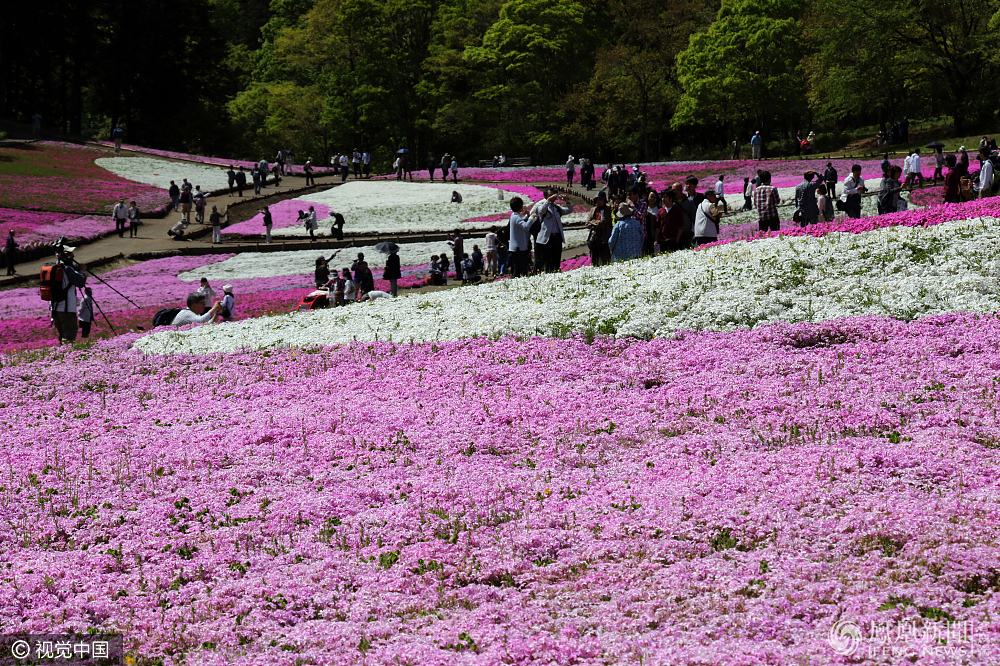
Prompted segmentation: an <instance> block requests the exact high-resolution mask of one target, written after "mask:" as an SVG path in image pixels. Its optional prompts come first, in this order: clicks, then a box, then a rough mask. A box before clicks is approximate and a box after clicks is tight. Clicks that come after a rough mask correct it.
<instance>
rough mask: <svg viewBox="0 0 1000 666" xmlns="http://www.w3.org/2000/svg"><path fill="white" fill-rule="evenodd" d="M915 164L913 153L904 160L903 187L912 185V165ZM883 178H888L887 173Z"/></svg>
mask: <svg viewBox="0 0 1000 666" xmlns="http://www.w3.org/2000/svg"><path fill="white" fill-rule="evenodd" d="M912 164H913V155H907V156H906V158H905V159H904V160H903V187H910V184H911V182H912V181H913V176H911V175H910V166H911V165H912ZM883 178H888V176H887V175H883Z"/></svg>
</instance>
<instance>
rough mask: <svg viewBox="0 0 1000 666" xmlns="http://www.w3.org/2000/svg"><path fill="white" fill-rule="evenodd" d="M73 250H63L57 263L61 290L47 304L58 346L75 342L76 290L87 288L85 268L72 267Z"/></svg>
mask: <svg viewBox="0 0 1000 666" xmlns="http://www.w3.org/2000/svg"><path fill="white" fill-rule="evenodd" d="M75 250H76V248H73V247H69V246H66V247H64V248H63V252H64V254H63V256H61V257H59V259H58V261H57V264H58V265H59V266H60V267H61V269H62V274H63V277H62V284H61V289H59V292H58V293H57V294H56V295H55V297H54V299H53V300H52V301H50V304H49V312H50V314H51V316H52V324H53V326H55V329H56V335H57V337H58V339H59V344H62V343H63V342H73V341H75V340H76V333H77V329H78V328H79V320H78V319H77V316H76V309H77V305H78V304H77V297H76V290H77V289H83V288H84V287H86V286H87V276H86V275H84V274H83V271H85V270H87V267H86V266H84V265H83V264H80V265H79V269H78V268H77V267H74V266H73V252H74V251H75Z"/></svg>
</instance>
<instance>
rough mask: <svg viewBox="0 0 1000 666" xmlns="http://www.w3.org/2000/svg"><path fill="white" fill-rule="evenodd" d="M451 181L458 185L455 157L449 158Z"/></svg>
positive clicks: (456, 160) (456, 159)
mask: <svg viewBox="0 0 1000 666" xmlns="http://www.w3.org/2000/svg"><path fill="white" fill-rule="evenodd" d="M451 180H452V182H453V183H454V184H455V185H458V158H457V157H455V156H452V158H451Z"/></svg>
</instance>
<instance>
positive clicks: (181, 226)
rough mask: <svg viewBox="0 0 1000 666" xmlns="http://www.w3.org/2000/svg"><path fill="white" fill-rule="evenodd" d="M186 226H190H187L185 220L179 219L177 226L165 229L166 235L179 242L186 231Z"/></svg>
mask: <svg viewBox="0 0 1000 666" xmlns="http://www.w3.org/2000/svg"><path fill="white" fill-rule="evenodd" d="M188 226H190V225H188V223H187V220H185V219H183V218H181V219H180V220H178V221H177V224H175V225H174V226H172V227H170V228H169V229H167V235H168V236H173V237H174V239H175V240H181V239H183V238H184V232H185V231H187V228H188Z"/></svg>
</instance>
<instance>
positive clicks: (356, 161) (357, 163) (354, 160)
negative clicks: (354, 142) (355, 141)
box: [351, 148, 361, 180]
mask: <svg viewBox="0 0 1000 666" xmlns="http://www.w3.org/2000/svg"><path fill="white" fill-rule="evenodd" d="M351 164H352V165H353V166H354V180H357V179H358V178H361V152H360V151H359V150H358V149H357V148H355V149H354V150H352V151H351Z"/></svg>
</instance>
